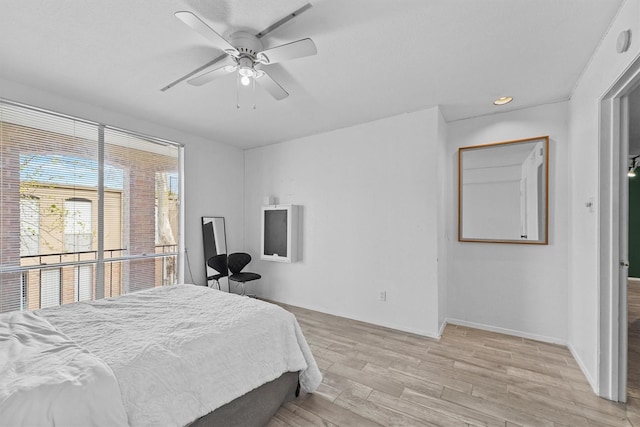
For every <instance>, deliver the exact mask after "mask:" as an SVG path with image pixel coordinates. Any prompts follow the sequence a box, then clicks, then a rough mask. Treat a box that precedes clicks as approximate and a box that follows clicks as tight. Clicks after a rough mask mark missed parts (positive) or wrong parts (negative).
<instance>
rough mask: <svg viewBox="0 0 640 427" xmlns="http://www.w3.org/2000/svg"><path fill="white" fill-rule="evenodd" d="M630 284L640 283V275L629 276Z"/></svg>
mask: <svg viewBox="0 0 640 427" xmlns="http://www.w3.org/2000/svg"><path fill="white" fill-rule="evenodd" d="M629 284H630V285H640V278H639V277H629Z"/></svg>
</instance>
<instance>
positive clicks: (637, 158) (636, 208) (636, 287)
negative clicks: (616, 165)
mask: <svg viewBox="0 0 640 427" xmlns="http://www.w3.org/2000/svg"><path fill="white" fill-rule="evenodd" d="M626 104H627V112H628V120H627V124H628V131H627V139H628V144H627V145H628V151H627V164H628V173H627V176H628V191H627V197H628V199H627V200H628V203H627V206H628V221H627V224H628V228H627V230H628V231H627V236H628V238H627V242H628V243H627V248H628V250H627V259H628V260H629V269H628V279H627V280H628V281H627V387H626V391H627V394H628V395H631V396H637V397H640V88H635V89H634V90H633V91H632V92H631V93H630V94H629V95H627V101H626Z"/></svg>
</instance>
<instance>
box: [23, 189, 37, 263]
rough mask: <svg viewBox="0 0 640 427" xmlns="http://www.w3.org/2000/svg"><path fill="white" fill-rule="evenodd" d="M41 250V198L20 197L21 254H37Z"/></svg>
mask: <svg viewBox="0 0 640 427" xmlns="http://www.w3.org/2000/svg"><path fill="white" fill-rule="evenodd" d="M39 251H40V200H39V199H38V198H37V197H32V196H31V197H30V196H24V197H21V198H20V256H27V255H37V254H38V253H39Z"/></svg>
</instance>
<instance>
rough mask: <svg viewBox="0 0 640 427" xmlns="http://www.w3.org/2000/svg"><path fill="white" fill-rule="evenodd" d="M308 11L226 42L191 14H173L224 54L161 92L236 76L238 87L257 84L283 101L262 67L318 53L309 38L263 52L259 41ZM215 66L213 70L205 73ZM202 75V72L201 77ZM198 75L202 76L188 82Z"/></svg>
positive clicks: (282, 94) (279, 89)
mask: <svg viewBox="0 0 640 427" xmlns="http://www.w3.org/2000/svg"><path fill="white" fill-rule="evenodd" d="M309 7H311V4H306V5H305V6H303V7H302V8H300V9H298V10H297V11H295V12H294V13H292V14H290V15H288V16H286V17H285V18H283V19H281V20H280V21H278V22H276V23H275V24H273V25H271V26H270V27H269V28H267V29H266V30H264V31H262V32H260V33H258V34H256V35H254V34H251V33H249V32H246V31H236V32H234V33H232V34H230V35H229V40H227V39H225V38H224V37H222V36H221V35H220V34H218V33H217V32H216V31H215V30H214V29H213V28H211V27H210V26H209V25H207V24H206V23H205V22H204V21H203V20H202V19H200V18H199V17H198V16H196V15H195V14H194V13H192V12H188V11H180V12H176V13H175V16H176V17H177V18H178V19H179V20H181V21H182V22H184V23H185V24H186V25H188V26H189V27H190V28H192V29H193V30H195V31H197V32H198V33H199V34H201V35H202V36H204V37H205V38H207V39H208V40H210V41H212V42H213V43H214V44H215V45H216V46H220V47H222V49H223V50H224V52H225V54H224V55H222V56H220V57H218V58H215V59H214V60H213V61H210V62H209V63H207V64H205V65H203V66H202V67H199V68H197V69H196V70H194V71H192V72H190V73H189V74H187V75H186V76H183V77H181V78H180V79H178V80H176V81H175V82H173V83H171V84H169V85H167V86H166V87H164V88H163V89H162V91H165V90H167V89H170V88H171V87H173V86H175V85H176V84H178V83H180V82H181V81H183V80H187V79H188V80H187V83H189V84H191V85H194V86H202V85H204V84H206V83H209V82H210V81H212V80H214V79H216V78H218V77H222V76H224V75H227V74H230V73H233V72H237V77H238V81H239V82H240V84H242V85H244V86H249V85H250V84H252V83H253V84H255V83H258V84H259V85H260V86H262V87H263V88H264V89H265V90H266V91H267V92H269V93H270V94H271V96H273V97H274V98H275V99H276V100H281V99H284V98H286V97H287V96H289V93H287V91H286V90H284V88H283V87H282V86H280V84H279V83H278V82H276V81H275V80H274V79H273V78H272V77H271V76H270V75H269V74H268V73H267V72H266V71H265V70H264V69H263V68H262V67H263V66H266V65H270V64H275V63H279V62H283V61H287V60H290V59H296V58H302V57H305V56H311V55H315V54H316V53H317V49H316V45H315V43H314V42H313V40H311V39H310V38H304V39H301V40H297V41H294V42H290V43H285V44H283V45H280V46H275V47H272V48H269V49H266V50H265V49H264V47H263V44H262V41H261V40H260V39H261V38H262V37H263V36H265V35H266V34H267V33H269V32H271V31H273V30H274V29H276V28H277V27H279V26H281V25H282V24H284V23H285V22H287V21H289V20H290V19H292V18H293V17H295V16H297V15H299V14H300V13H302V12H304V11H305V10H307V9H308V8H309ZM214 65H215V68H213V69H212V70H209V71H206V70H208V69H209V68H211V67H213V66H214ZM202 71H205V72H203V73H201V72H202ZM198 73H201V74H200V75H198V76H196V77H193V78H190V77H191V76H194V75H196V74H198Z"/></svg>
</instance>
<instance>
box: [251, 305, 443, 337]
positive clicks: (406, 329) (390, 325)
mask: <svg viewBox="0 0 640 427" xmlns="http://www.w3.org/2000/svg"><path fill="white" fill-rule="evenodd" d="M258 296H259V297H260V295H258ZM266 300H267V301H271V302H282V303H283V304H289V305H293V306H295V307H300V308H305V309H307V310H313V311H318V312H320V313H325V314H330V315H332V316H338V317H344V318H345V319H351V320H356V321H358V322H363V323H369V324H370V325H377V326H382V327H383V328H389V329H395V330H396V331H400V332H408V333H410V334H416V335H421V336H423V337H427V338H433V339H437V340H439V339H440V334H435V333H433V332H429V331H425V330H423V329H417V328H411V327H406V326H400V325H397V324H394V323H390V322H380V321H376V322H373V321H371V320H370V319H363V318H360V317H358V316H353V315H351V314H349V315H347V314H345V313H338V312H334V311H332V310H327V309H326V308H325V307H317V306H315V305H313V304H305V305H302V304H294V303H289V302H286V301H278V300H276V299H269V298H266Z"/></svg>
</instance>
